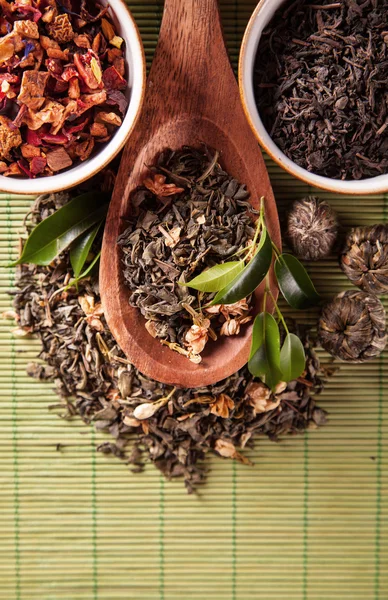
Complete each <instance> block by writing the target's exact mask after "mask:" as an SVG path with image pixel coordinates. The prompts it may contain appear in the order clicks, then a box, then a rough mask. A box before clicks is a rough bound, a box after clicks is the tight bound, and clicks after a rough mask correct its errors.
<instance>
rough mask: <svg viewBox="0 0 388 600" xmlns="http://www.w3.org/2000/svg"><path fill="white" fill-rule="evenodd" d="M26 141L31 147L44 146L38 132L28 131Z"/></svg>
mask: <svg viewBox="0 0 388 600" xmlns="http://www.w3.org/2000/svg"><path fill="white" fill-rule="evenodd" d="M26 141H27V144H30V145H31V146H40V145H41V144H42V137H41V135H40V134H39V132H38V131H32V129H27V133H26Z"/></svg>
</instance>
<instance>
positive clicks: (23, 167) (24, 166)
mask: <svg viewBox="0 0 388 600" xmlns="http://www.w3.org/2000/svg"><path fill="white" fill-rule="evenodd" d="M17 165H18V167H19V169H20V170H21V171H22V172H23V173H24V174H25V175H27V177H29V178H30V179H32V178H33V177H34V174H33V173H32V172H31V170H30V166H29V164H28V162H27V161H26V160H25V159H24V158H22V159H20V160H18V162H17Z"/></svg>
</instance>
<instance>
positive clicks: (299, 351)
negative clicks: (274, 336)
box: [280, 333, 306, 381]
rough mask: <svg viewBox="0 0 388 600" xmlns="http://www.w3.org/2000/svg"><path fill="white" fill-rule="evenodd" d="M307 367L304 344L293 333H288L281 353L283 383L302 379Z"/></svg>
mask: <svg viewBox="0 0 388 600" xmlns="http://www.w3.org/2000/svg"><path fill="white" fill-rule="evenodd" d="M305 366H306V356H305V352H304V348H303V344H302V342H301V341H300V339H299V338H298V337H297V336H296V335H295V334H293V333H288V334H287V335H286V339H285V340H284V344H283V347H282V349H281V351H280V369H281V371H282V379H283V381H292V380H293V379H297V378H298V377H300V376H301V375H302V373H303V371H304V369H305Z"/></svg>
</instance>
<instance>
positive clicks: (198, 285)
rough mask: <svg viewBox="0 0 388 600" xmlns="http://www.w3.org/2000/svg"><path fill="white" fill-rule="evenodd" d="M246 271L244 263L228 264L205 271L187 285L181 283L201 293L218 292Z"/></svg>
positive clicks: (240, 261)
mask: <svg viewBox="0 0 388 600" xmlns="http://www.w3.org/2000/svg"><path fill="white" fill-rule="evenodd" d="M243 269H244V261H242V260H239V261H233V262H226V263H223V264H220V265H215V266H214V267H211V268H210V269H207V271H203V273H201V274H200V275H198V277H195V278H194V279H192V280H191V281H188V282H187V283H181V284H180V285H184V286H187V287H190V288H193V289H194V290H199V291H200V292H218V291H219V290H222V289H223V288H225V287H226V286H227V285H228V284H229V283H231V282H232V281H233V280H234V279H235V277H236V276H237V275H238V274H239V273H241V271H242V270H243Z"/></svg>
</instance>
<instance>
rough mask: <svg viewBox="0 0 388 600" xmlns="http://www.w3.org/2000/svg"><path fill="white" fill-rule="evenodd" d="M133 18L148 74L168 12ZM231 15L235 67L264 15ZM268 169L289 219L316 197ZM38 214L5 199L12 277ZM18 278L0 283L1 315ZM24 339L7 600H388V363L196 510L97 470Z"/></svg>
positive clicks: (384, 206) (213, 483) (348, 379)
mask: <svg viewBox="0 0 388 600" xmlns="http://www.w3.org/2000/svg"><path fill="white" fill-rule="evenodd" d="M182 1H184V0H182ZM129 4H130V6H131V8H132V10H133V13H134V15H135V17H136V20H137V22H138V24H139V26H140V29H141V33H142V36H143V40H144V44H145V48H146V52H147V60H148V64H149V63H150V60H151V57H152V53H153V50H154V47H155V44H156V39H157V32H158V27H159V23H160V17H161V13H162V4H163V3H162V0H160V2H157V1H155V0H152V1H151V0H142V1H141V0H138V1H135V0H134V1H131V2H129ZM221 8H222V14H223V20H224V26H225V31H226V36H227V40H228V45H229V49H230V53H231V57H232V60H233V62H234V65H236V60H237V56H238V48H239V44H240V39H241V36H242V33H243V30H244V27H245V25H246V22H247V20H248V18H249V16H250V14H251V12H252V10H253V8H254V2H253V1H251V0H248V1H245V2H243V1H242V0H240V1H238V0H236V1H234V0H221ZM268 167H269V171H270V175H271V179H272V182H273V186H274V190H275V194H276V197H277V200H278V204H279V208H280V210H284V208H285V206H286V205H287V204H288V203H289V202H290V201H291V200H292V199H294V198H296V197H302V196H303V195H305V194H307V193H311V192H312V190H311V189H308V188H307V186H305V185H304V184H302V183H300V182H297V181H295V180H293V179H292V178H291V177H289V176H288V175H286V174H284V173H283V172H281V171H280V170H279V169H278V168H277V167H276V166H274V165H273V164H272V163H270V162H269V163H268ZM318 195H320V196H321V197H326V198H328V199H329V200H330V202H331V203H332V204H333V206H334V207H335V208H336V209H337V211H338V213H339V215H340V218H341V221H342V223H343V224H344V225H345V226H349V227H350V226H352V225H362V224H372V223H375V222H378V221H386V220H387V214H388V199H386V198H385V197H382V196H373V197H365V198H352V197H335V196H333V195H330V194H323V193H321V192H318ZM30 201H31V198H28V197H10V196H6V195H0V260H1V262H3V261H8V260H9V259H10V258H12V257H13V256H15V253H16V250H15V247H16V244H17V239H18V232H19V231H20V229H21V224H22V221H23V218H24V216H25V213H26V212H27V210H28V207H29V204H30ZM310 271H311V274H312V276H313V278H314V280H315V282H316V283H317V287H318V289H319V291H320V292H321V293H322V295H323V296H324V297H326V298H330V297H331V296H333V295H334V294H335V293H337V292H339V291H340V290H342V289H346V288H349V287H350V286H349V284H348V282H347V280H346V278H345V277H344V276H343V275H342V273H341V271H340V270H339V268H338V266H337V263H336V260H335V259H334V258H333V260H327V261H324V262H320V263H318V264H317V265H316V266H314V267H313V268H311V269H310ZM12 278H13V276H12V273H10V272H8V271H5V270H4V269H1V270H0V286H1V299H0V312H2V311H3V310H6V309H7V308H9V306H10V299H9V297H8V296H7V293H6V292H7V289H9V288H10V287H11V286H12ZM306 320H307V321H309V322H311V323H313V322H314V320H315V314H314V313H312V314H311V315H310V316H309V317H306ZM11 329H12V325H11V324H10V322H4V321H1V322H0V340H1V348H0V363H1V366H0V390H1V394H0V396H1V399H0V540H1V542H0V599H4V600H35V599H38V598H39V600H124V599H125V600H130V599H134V600H186V599H195V600H207V599H209V600H248V599H249V600H252V599H255V600H340V599H341V600H358V599H359V600H385V599H386V598H388V571H387V567H388V547H387V546H388V523H387V514H388V513H387V509H388V500H387V485H388V451H387V447H386V444H385V440H386V439H387V436H388V408H387V402H388V391H387V390H388V374H387V370H386V368H385V362H386V361H387V354H385V356H383V357H382V358H380V359H379V360H375V361H372V362H370V363H368V364H366V365H363V366H358V365H356V366H342V368H341V371H340V372H339V373H337V374H336V375H335V377H334V378H333V379H332V380H331V381H330V383H329V384H328V385H327V388H326V390H325V392H324V394H323V396H322V397H321V404H322V406H323V407H324V408H326V409H327V410H328V411H329V412H330V421H329V423H328V425H327V426H326V427H325V428H323V429H322V430H320V431H312V432H309V433H308V435H306V436H305V437H299V438H298V437H296V438H291V439H286V440H284V441H283V442H281V443H280V444H273V443H271V442H269V441H267V440H262V441H261V442H260V443H258V444H257V448H256V450H255V451H254V452H251V453H250V457H251V458H252V460H253V461H254V462H255V467H254V468H250V467H246V466H242V465H240V464H237V465H236V464H234V463H232V462H229V461H226V460H225V461H221V460H212V461H211V464H210V466H211V473H210V477H209V481H208V483H207V484H206V486H205V487H203V488H202V489H201V491H200V495H199V496H191V497H189V496H187V495H186V492H185V491H184V489H183V486H182V483H181V482H174V483H165V482H164V481H163V480H162V479H161V477H160V476H159V475H158V473H157V472H156V471H155V470H154V469H153V468H152V467H149V468H147V469H146V472H145V473H143V474H141V475H133V474H131V473H130V472H129V471H128V470H127V468H126V467H125V466H124V465H123V464H121V463H119V462H116V461H115V460H114V459H108V458H106V457H104V456H103V455H100V454H98V455H97V454H96V452H95V444H96V442H97V441H98V439H100V436H97V435H95V434H94V433H93V431H92V430H91V429H90V428H88V427H85V426H84V425H82V424H81V423H80V422H79V421H78V420H74V421H72V422H70V423H69V422H63V421H61V420H60V419H59V418H58V417H57V416H55V415H54V414H52V413H50V412H49V411H48V410H47V406H48V405H49V404H51V403H54V402H55V395H54V394H53V392H52V391H51V386H50V385H45V384H40V383H38V382H36V381H32V380H30V379H29V378H28V377H27V376H26V375H25V367H26V363H28V361H30V360H32V359H33V358H34V356H35V355H36V353H37V351H38V345H37V343H36V342H34V341H26V340H25V339H19V338H15V337H14V336H13V335H11V333H10V330H11ZM321 356H322V359H323V360H325V357H324V355H321ZM58 444H59V445H58Z"/></svg>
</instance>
